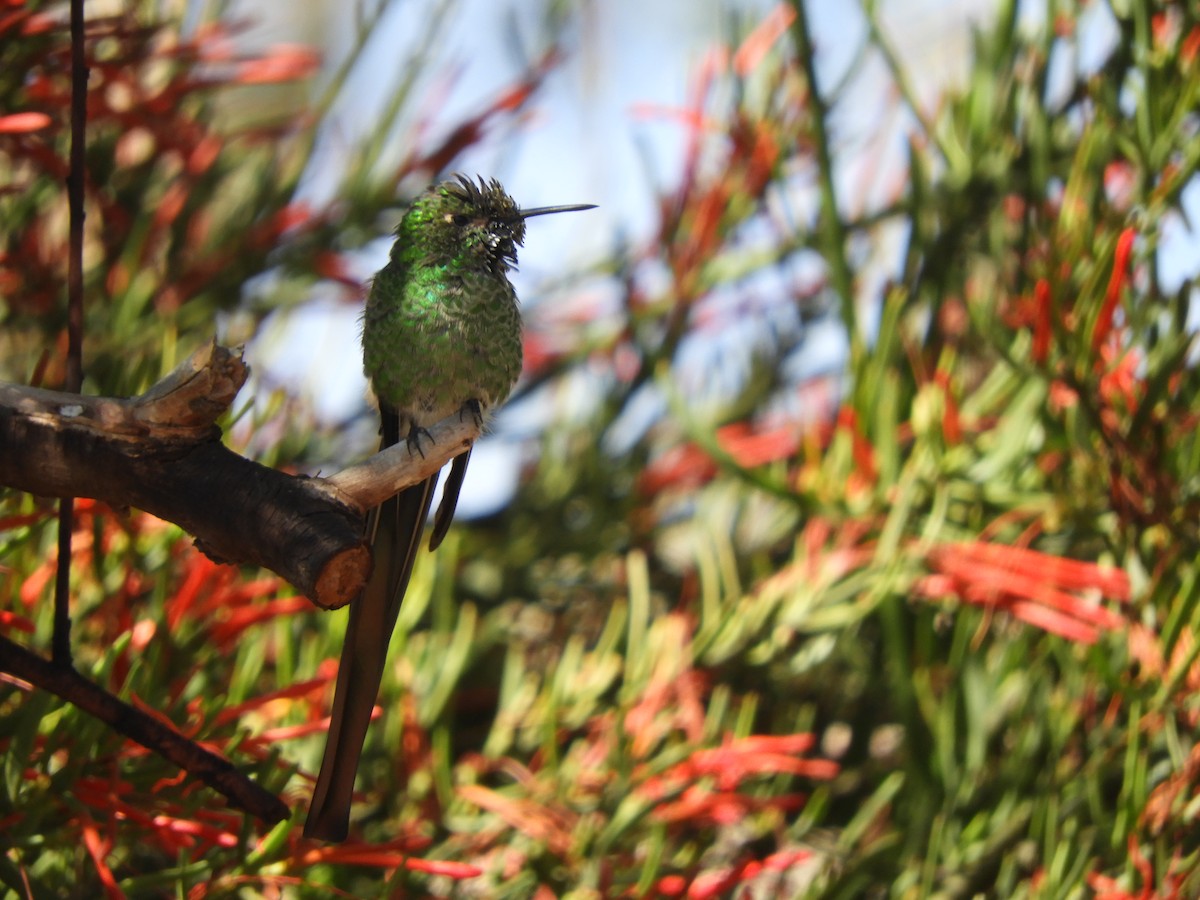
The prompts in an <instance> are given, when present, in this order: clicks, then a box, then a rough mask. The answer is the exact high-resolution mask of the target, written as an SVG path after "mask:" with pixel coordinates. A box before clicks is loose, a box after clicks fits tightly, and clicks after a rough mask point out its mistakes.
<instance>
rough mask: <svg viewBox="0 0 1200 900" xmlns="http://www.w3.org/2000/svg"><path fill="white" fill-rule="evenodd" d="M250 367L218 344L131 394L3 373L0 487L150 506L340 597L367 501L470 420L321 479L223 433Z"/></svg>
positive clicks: (207, 546)
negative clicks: (12, 378) (242, 448)
mask: <svg viewBox="0 0 1200 900" xmlns="http://www.w3.org/2000/svg"><path fill="white" fill-rule="evenodd" d="M248 374H249V370H248V368H247V367H246V365H245V363H244V362H243V361H242V359H241V356H240V354H234V353H232V352H231V351H229V350H227V349H226V348H224V347H220V346H218V345H216V344H215V343H214V344H211V345H209V346H208V347H205V348H203V349H202V350H200V351H198V352H197V353H195V354H194V355H193V356H192V358H191V359H189V360H187V361H186V362H185V363H183V364H182V365H181V366H179V367H178V368H177V369H176V370H175V371H174V372H172V373H171V374H170V375H168V376H167V377H166V378H165V379H163V380H162V381H161V382H159V383H158V384H157V385H155V386H154V387H152V388H151V389H150V390H149V391H147V392H146V393H144V394H142V395H141V396H139V397H134V398H129V399H117V398H111V397H86V396H82V395H79V394H66V393H60V392H57V391H46V390H42V389H38V388H30V387H22V386H18V385H8V384H0V485H5V486H7V487H12V488H16V489H18V490H23V491H28V492H30V493H33V494H39V495H41V496H47V497H64V496H76V497H91V498H93V499H96V500H101V501H103V502H105V503H108V504H109V505H111V506H115V507H118V508H122V507H128V506H133V507H136V508H138V509H142V510H145V511H146V512H149V513H152V514H154V515H156V516H158V517H159V518H162V519H166V520H167V521H170V522H174V523H176V524H178V525H179V526H181V527H182V528H183V529H184V530H186V531H187V532H189V533H190V534H192V535H194V536H195V538H196V545H197V546H198V547H199V548H200V549H201V550H202V551H203V552H204V553H205V554H207V555H208V556H209V557H211V558H212V559H214V560H216V561H218V562H227V563H250V564H253V565H260V566H263V567H265V568H268V569H270V570H271V571H273V572H275V573H277V574H279V575H280V576H282V577H283V578H285V579H286V580H287V581H288V582H290V583H291V584H292V585H293V586H295V587H296V589H297V590H298V591H300V593H302V594H304V595H305V596H306V597H309V598H310V599H311V600H312V601H313V602H314V603H316V604H317V605H318V606H321V607H324V608H326V609H335V608H337V607H339V606H343V605H345V604H346V603H348V602H349V601H350V600H352V599H353V598H354V597H356V596H357V595H358V594H359V592H360V591H361V590H362V588H363V585H365V584H366V581H367V578H368V576H369V575H370V570H371V556H370V551H369V549H368V547H367V546H366V543H365V541H364V526H365V513H366V510H368V509H370V508H372V507H374V506H377V505H378V504H379V503H381V502H382V501H383V500H386V499H387V498H388V497H391V496H393V495H395V494H396V493H398V492H399V491H400V490H402V489H403V488H405V487H408V486H410V485H413V484H416V483H417V482H418V481H422V480H424V479H425V478H428V477H429V476H430V475H431V474H433V472H435V471H437V470H438V469H440V468H441V467H442V466H443V465H445V464H446V463H447V462H448V461H449V460H450V459H451V458H452V457H454V456H457V455H458V454H459V453H461V452H463V451H464V450H465V449H467V448H469V447H470V446H471V444H472V442H473V441H474V440H475V439H476V438H478V436H479V430H480V429H479V426H478V425H477V424H476V423H475V422H474V420H473V417H471V416H465V417H462V419H463V420H462V421H460V417H459V416H450V417H449V418H447V419H446V420H444V421H443V422H439V423H438V424H437V425H435V426H434V427H432V428H430V429H429V434H430V436H431V437H432V438H433V445H432V446H431V445H430V443H429V442H427V441H423V442H422V445H421V448H422V450H423V451H424V456H421V455H420V454H415V453H410V452H409V450H408V447H407V446H405V445H404V444H400V445H398V446H396V447H391V448H389V449H388V450H386V451H384V452H382V453H379V454H377V455H376V456H375V457H372V458H371V459H369V460H367V461H365V462H363V463H360V464H357V465H355V466H351V467H349V468H347V469H344V470H343V471H341V472H338V473H337V474H335V475H331V476H329V477H328V478H309V477H307V476H303V475H288V474H286V473H283V472H280V471H277V470H275V469H270V468H267V467H266V466H261V465H259V464H258V463H255V462H252V461H251V460H248V459H246V458H244V457H242V456H238V455H237V454H236V453H233V452H232V451H231V450H229V449H228V448H226V447H225V446H224V445H223V444H222V443H221V441H220V437H221V431H220V429H219V428H218V427H217V425H216V424H215V422H216V419H217V417H218V416H219V415H220V414H221V413H222V412H224V411H225V410H226V409H227V408H228V407H229V405H230V403H232V402H233V398H234V396H235V395H236V394H237V391H238V389H239V388H240V387H241V386H242V384H243V383H244V382H245V380H246V377H247V375H248Z"/></svg>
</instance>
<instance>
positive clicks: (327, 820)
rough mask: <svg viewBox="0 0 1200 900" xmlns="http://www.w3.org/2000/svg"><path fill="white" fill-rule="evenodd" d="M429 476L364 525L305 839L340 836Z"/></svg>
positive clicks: (392, 425)
mask: <svg viewBox="0 0 1200 900" xmlns="http://www.w3.org/2000/svg"><path fill="white" fill-rule="evenodd" d="M394 418H395V417H394V416H392V419H393V421H389V418H388V415H387V414H385V417H384V428H383V446H385V447H387V446H390V444H389V438H390V439H391V443H396V442H397V441H398V439H399V435H398V430H399V429H398V423H397V422H395V421H394ZM436 484H437V475H434V476H432V477H431V478H429V479H427V480H425V481H423V482H421V483H420V484H415V485H413V486H412V487H410V488H407V489H406V490H404V491H402V492H401V493H399V494H398V495H396V496H395V497H393V498H392V499H391V500H388V501H387V502H385V503H384V504H383V505H381V506H380V507H379V509H378V510H376V513H375V520H374V523H372V525H371V526H369V527H372V528H373V530H374V532H375V534H374V538H373V540H372V546H373V547H374V552H375V568H374V570H373V571H372V572H371V578H370V580H369V581H368V582H367V586H366V588H364V590H363V593H362V595H361V596H360V597H358V598H357V599H355V600H354V601H353V602H352V603H351V604H350V622H349V624H348V625H347V628H346V642H345V644H344V646H343V648H342V659H341V664H340V666H339V667H338V677H337V685H336V686H335V689H334V700H333V716H332V719H331V721H330V724H329V735H328V737H327V738H326V744H325V756H324V758H323V759H322V760H321V771H320V773H319V774H318V775H317V785H316V787H315V788H314V790H313V798H312V804H311V806H310V807H309V811H308V818H307V819H306V820H305V823H304V835H305V837H310V838H318V839H320V840H325V841H343V840H345V839H346V832H347V829H348V827H349V821H350V802H351V799H352V797H353V793H354V776H355V774H356V773H357V771H358V760H359V757H360V755H361V754H362V748H363V741H364V740H365V739H366V735H367V726H368V725H369V724H370V722H371V712H372V711H373V710H374V708H375V702H376V700H377V699H378V696H379V684H380V682H381V681H382V679H383V669H384V663H385V662H386V660H387V651H388V644H389V643H390V642H391V637H392V630H393V629H394V628H395V627H396V617H397V616H398V615H399V612H400V604H401V602H402V601H403V599H404V592H405V590H407V588H408V580H409V578H410V577H411V575H412V568H413V562H414V561H415V559H416V556H417V550H418V549H419V548H420V545H421V534H422V532H423V531H424V528H425V520H426V518H427V517H428V516H429V507H430V503H431V501H432V500H433V490H434V486H435V485H436Z"/></svg>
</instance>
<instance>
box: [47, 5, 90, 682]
mask: <svg viewBox="0 0 1200 900" xmlns="http://www.w3.org/2000/svg"><path fill="white" fill-rule="evenodd" d="M83 39H84V28H83V0H71V171H70V174H69V175H68V176H67V207H68V213H69V215H70V234H69V245H68V250H67V366H66V369H67V371H66V383H65V384H64V388H65V389H66V390H67V391H71V392H73V393H78V392H79V391H80V390H81V388H82V387H83V215H84V213H83V183H84V136H83V132H84V126H85V125H86V124H87V82H88V70H87V62H86V56H85V53H84V43H83ZM74 509H75V499H74V498H73V497H63V498H62V500H60V501H59V506H58V570H57V572H56V577H55V581H54V638H53V643H52V650H51V652H52V654H53V658H54V662H55V663H57V664H58V665H61V666H70V665H71V605H70V601H71V531H72V529H73V527H74V519H75V516H74Z"/></svg>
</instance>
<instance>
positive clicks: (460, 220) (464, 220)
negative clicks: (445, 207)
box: [454, 213, 471, 228]
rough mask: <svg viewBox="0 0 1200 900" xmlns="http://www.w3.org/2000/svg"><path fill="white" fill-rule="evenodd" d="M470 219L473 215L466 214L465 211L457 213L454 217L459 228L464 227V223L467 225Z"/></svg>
mask: <svg viewBox="0 0 1200 900" xmlns="http://www.w3.org/2000/svg"><path fill="white" fill-rule="evenodd" d="M470 221H471V217H470V216H468V215H464V214H463V213H459V214H458V215H456V216H455V217H454V224H455V225H457V226H458V227H459V228H462V227H463V226H464V225H466V224H467V223H468V222H470Z"/></svg>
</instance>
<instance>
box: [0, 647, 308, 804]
mask: <svg viewBox="0 0 1200 900" xmlns="http://www.w3.org/2000/svg"><path fill="white" fill-rule="evenodd" d="M0 670H2V671H4V672H7V673H9V674H10V675H15V676H16V677H17V678H21V679H24V680H25V681H27V682H29V683H30V684H32V685H34V686H35V687H39V688H41V689H42V690H46V691H49V692H50V693H52V694H54V695H55V696H56V697H60V698H62V699H63V700H65V701H67V702H68V703H70V704H72V705H74V706H76V707H78V708H79V709H81V710H83V711H84V712H86V713H87V714H88V715H91V716H95V717H96V718H97V719H99V720H100V721H101V722H104V723H105V724H106V725H108V726H109V727H110V728H112V729H113V730H114V731H116V732H117V733H118V734H123V735H124V736H125V737H127V738H129V739H130V740H131V741H136V742H137V743H139V744H141V745H142V746H143V747H146V748H147V749H149V750H153V751H154V752H155V753H157V754H159V755H160V756H162V757H163V758H164V759H167V760H169V761H170V762H173V763H174V764H175V765H177V766H179V768H181V769H183V770H184V771H185V772H187V773H188V774H189V775H191V776H193V777H195V778H198V779H200V780H201V781H202V782H204V783H205V784H207V785H208V786H209V787H211V788H212V789H213V790H215V791H217V792H218V793H220V794H221V795H223V796H224V797H226V798H228V800H229V802H230V803H231V804H233V805H234V806H235V807H237V808H238V809H241V810H243V811H245V812H248V813H250V814H251V815H252V816H257V817H258V818H259V819H261V820H263V821H264V822H267V823H268V824H271V825H274V824H275V823H276V822H282V821H283V820H284V819H286V818H287V817H288V815H289V814H290V813H289V812H288V808H287V806H286V805H285V804H284V803H283V801H282V800H280V799H279V798H278V797H276V796H275V795H274V794H272V793H271V792H270V791H268V790H266V789H265V788H263V787H262V786H260V785H259V784H257V783H256V782H254V781H251V780H250V779H249V778H247V777H246V776H245V775H243V774H241V773H240V772H239V771H238V770H237V769H236V768H235V767H234V765H233V764H232V763H230V762H229V760H227V759H225V758H224V757H221V756H218V755H217V754H215V753H212V752H210V751H208V750H205V749H204V748H203V747H201V746H200V745H199V744H197V743H196V742H195V741H193V740H191V739H190V738H187V737H185V736H184V735H182V734H180V733H179V732H177V731H175V730H173V729H171V728H169V727H168V726H167V725H165V724H163V723H162V722H160V721H159V720H158V719H156V718H154V717H153V716H151V715H148V714H147V713H144V712H142V710H140V709H138V708H137V707H135V706H130V705H129V704H128V703H126V702H125V701H123V700H121V699H119V698H117V697H114V696H113V695H112V694H110V693H109V692H108V691H106V690H104V688H102V687H100V686H99V685H96V684H93V683H92V682H90V681H88V680H87V679H86V678H84V677H83V676H82V675H80V674H79V673H78V672H76V671H75V670H74V669H73V668H70V667H64V666H60V665H58V663H57V662H49V661H47V660H44V659H42V658H41V657H40V656H38V655H37V654H35V653H31V652H30V651H29V650H27V649H25V648H24V647H22V646H21V645H20V644H16V643H13V642H12V641H10V640H8V638H5V637H2V636H0Z"/></svg>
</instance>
